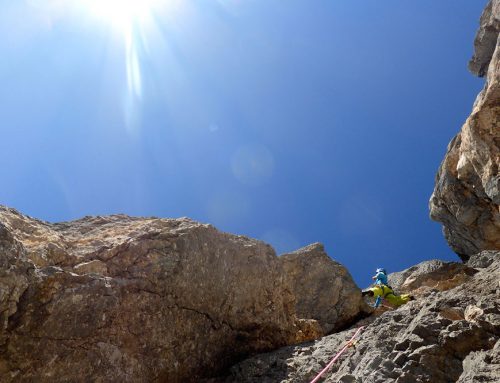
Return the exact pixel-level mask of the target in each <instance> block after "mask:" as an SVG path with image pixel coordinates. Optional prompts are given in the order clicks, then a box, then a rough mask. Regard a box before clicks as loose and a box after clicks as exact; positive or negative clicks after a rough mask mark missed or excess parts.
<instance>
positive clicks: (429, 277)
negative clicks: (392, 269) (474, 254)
mask: <svg viewBox="0 0 500 383" xmlns="http://www.w3.org/2000/svg"><path fill="white" fill-rule="evenodd" d="M475 273H476V270H475V269H473V268H472V267H469V266H467V265H466V264H463V263H459V262H444V261H440V260H438V259H434V260H431V261H424V262H421V263H419V264H418V265H415V266H412V267H410V268H408V269H406V270H404V271H400V272H396V273H391V274H389V275H388V282H389V285H390V286H391V287H392V288H393V289H394V290H395V291H396V292H398V293H400V294H409V293H411V294H412V295H418V294H423V293H425V292H427V291H428V290H433V289H434V290H438V291H444V290H449V289H451V288H453V287H455V286H458V285H460V284H462V283H464V282H466V281H467V280H469V279H470V277H471V276H472V275H474V274H475Z"/></svg>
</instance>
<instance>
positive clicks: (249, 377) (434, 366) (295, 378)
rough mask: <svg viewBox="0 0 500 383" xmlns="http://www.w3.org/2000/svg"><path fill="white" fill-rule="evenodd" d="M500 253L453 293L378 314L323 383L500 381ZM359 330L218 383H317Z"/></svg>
mask: <svg viewBox="0 0 500 383" xmlns="http://www.w3.org/2000/svg"><path fill="white" fill-rule="evenodd" d="M499 255H500V253H499V252H497V254H496V255H495V256H496V258H494V260H493V262H492V263H491V264H490V265H489V266H488V267H486V268H481V269H479V270H478V271H477V272H476V273H474V274H473V275H471V276H470V278H469V279H467V280H465V281H463V282H462V283H461V284H458V285H457V286H455V287H453V288H450V289H448V290H444V291H435V292H434V294H432V295H427V296H425V297H424V296H422V297H420V298H417V300H415V301H412V302H410V303H408V304H406V305H404V306H401V307H400V308H398V309H397V310H391V311H386V312H384V313H383V314H382V315H380V316H372V317H371V319H370V321H369V322H367V323H365V326H366V327H365V329H364V331H363V332H362V333H361V336H360V337H359V339H358V341H357V343H356V344H355V347H353V348H348V349H347V351H346V352H345V354H343V355H342V356H341V357H340V359H339V360H338V361H337V363H335V364H334V365H333V366H332V369H331V370H330V371H329V372H328V373H327V374H326V375H325V376H324V379H323V380H322V381H323V382H332V383H333V382H335V383H338V382H355V383H358V382H359V383H361V382H362V383H375V382H377V383H378V382H380V383H382V382H384V383H385V382H394V383H396V382H397V383H401V382H408V383H415V382H432V383H449V382H461V383H466V382H467V383H469V382H483V381H484V382H498V381H500V369H499V366H500V365H499V360H500V354H499V351H500V350H499V347H500V343H499V341H500V286H499V280H500V257H499ZM432 269H433V268H431V271H430V273H431V274H432V273H433V272H434V271H435V270H432ZM450 278H453V276H452V275H450ZM357 326H359V324H357V325H356V327H357ZM354 331H355V328H352V329H349V330H346V331H342V332H340V333H337V334H333V335H329V336H327V337H324V338H322V339H320V340H317V341H315V342H310V343H306V344H302V345H297V346H289V347H286V348H283V349H280V350H278V351H276V352H272V353H267V354H260V355H256V356H254V357H252V358H250V359H247V360H245V361H244V362H242V363H240V364H237V365H236V366H234V367H233V368H232V369H231V370H230V373H229V374H228V376H226V377H223V378H219V379H218V380H215V379H214V380H212V382H213V383H215V382H219V383H222V382H223V383H233V382H234V383H236V382H238V383H250V382H251V383H256V382H269V383H278V382H280V383H292V382H293V383H302V382H304V383H305V382H310V381H311V379H312V378H313V377H314V376H316V374H317V373H318V372H319V371H321V370H322V368H323V367H324V366H326V364H327V363H328V362H329V361H330V360H331V359H332V357H333V356H334V355H335V354H336V353H337V352H338V351H339V350H340V349H342V347H343V346H344V345H345V344H346V342H347V341H348V340H349V339H350V338H351V336H352V335H353V333H354Z"/></svg>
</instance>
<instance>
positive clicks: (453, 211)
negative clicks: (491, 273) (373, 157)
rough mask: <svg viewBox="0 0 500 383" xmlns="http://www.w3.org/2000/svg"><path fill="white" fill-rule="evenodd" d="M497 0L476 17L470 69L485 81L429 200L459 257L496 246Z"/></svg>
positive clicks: (499, 127) (499, 148)
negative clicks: (477, 23) (478, 25)
mask: <svg viewBox="0 0 500 383" xmlns="http://www.w3.org/2000/svg"><path fill="white" fill-rule="evenodd" d="M499 31H500V0H491V1H490V2H489V3H488V6H487V7H486V9H485V11H484V13H483V15H482V17H481V21H480V28H479V31H478V33H477V37H476V41H475V54H474V57H473V59H472V60H471V63H470V65H469V66H470V68H471V70H472V71H473V72H474V73H476V74H478V75H480V76H483V75H485V74H486V84H485V86H484V89H483V90H482V91H481V93H480V94H479V95H478V97H477V99H476V101H475V103H474V106H473V110H472V113H471V115H470V116H469V118H468V119H467V121H466V122H465V124H464V125H463V127H462V130H461V131H460V133H458V135H457V136H456V137H455V138H454V139H453V140H452V141H451V142H450V144H449V146H448V150H447V153H446V156H445V158H444V161H443V163H442V164H441V166H440V168H439V171H438V174H437V176H436V185H435V189H434V193H433V194H432V196H431V199H430V214H431V218H432V219H434V220H436V221H439V222H441V223H443V232H444V234H445V237H446V239H447V241H448V243H449V244H450V246H451V248H452V249H453V250H454V251H455V252H456V253H457V254H458V255H459V256H460V257H461V258H462V259H463V260H467V259H468V258H469V256H471V255H472V254H476V253H478V252H480V251H483V250H498V249H500V208H499V204H500V172H499V167H500V48H499V47H500V40H499V37H498V36H499Z"/></svg>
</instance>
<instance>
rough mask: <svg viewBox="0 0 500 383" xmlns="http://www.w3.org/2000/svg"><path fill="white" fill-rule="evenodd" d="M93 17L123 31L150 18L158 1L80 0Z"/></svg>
mask: <svg viewBox="0 0 500 383" xmlns="http://www.w3.org/2000/svg"><path fill="white" fill-rule="evenodd" d="M81 1H82V2H83V3H84V6H85V8H87V10H88V11H89V12H90V13H91V14H92V15H93V16H95V17H97V18H99V19H101V20H102V21H104V22H107V23H110V24H111V25H112V26H113V27H114V28H117V29H120V30H125V29H128V28H130V27H131V26H132V25H133V24H135V23H141V22H144V20H145V19H147V18H150V17H151V14H152V13H153V12H154V10H155V8H156V7H157V6H158V3H159V2H160V0H81Z"/></svg>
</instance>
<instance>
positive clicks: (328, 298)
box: [279, 243, 368, 333]
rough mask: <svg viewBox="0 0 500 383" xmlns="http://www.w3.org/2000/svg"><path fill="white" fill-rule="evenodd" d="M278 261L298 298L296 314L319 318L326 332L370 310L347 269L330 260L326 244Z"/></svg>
mask: <svg viewBox="0 0 500 383" xmlns="http://www.w3.org/2000/svg"><path fill="white" fill-rule="evenodd" d="M279 258H280V261H281V264H282V265H283V269H284V270H285V273H286V277H287V280H288V282H289V285H290V287H291V289H292V292H293V294H294V295H295V297H296V306H295V308H296V311H297V315H298V316H299V317H300V318H311V319H316V320H317V321H318V322H319V324H320V325H321V327H322V329H323V332H324V333H329V332H332V331H334V330H337V329H339V328H342V327H343V326H345V325H346V324H349V323H351V322H352V321H353V319H354V318H356V316H358V315H359V313H360V312H361V311H364V310H368V307H367V306H366V305H365V303H364V301H363V300H362V298H361V290H360V289H359V288H358V287H357V286H356V284H355V283H354V281H353V279H352V277H351V275H350V274H349V272H348V271H347V269H346V268H345V267H344V266H342V265H341V264H340V263H338V262H335V261H334V260H333V259H331V258H330V257H329V256H328V255H327V254H326V253H325V250H324V247H323V245H321V244H319V243H315V244H312V245H309V246H307V247H304V248H302V249H299V250H297V251H294V252H293V253H289V254H283V255H281V256H280V257H279Z"/></svg>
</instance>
